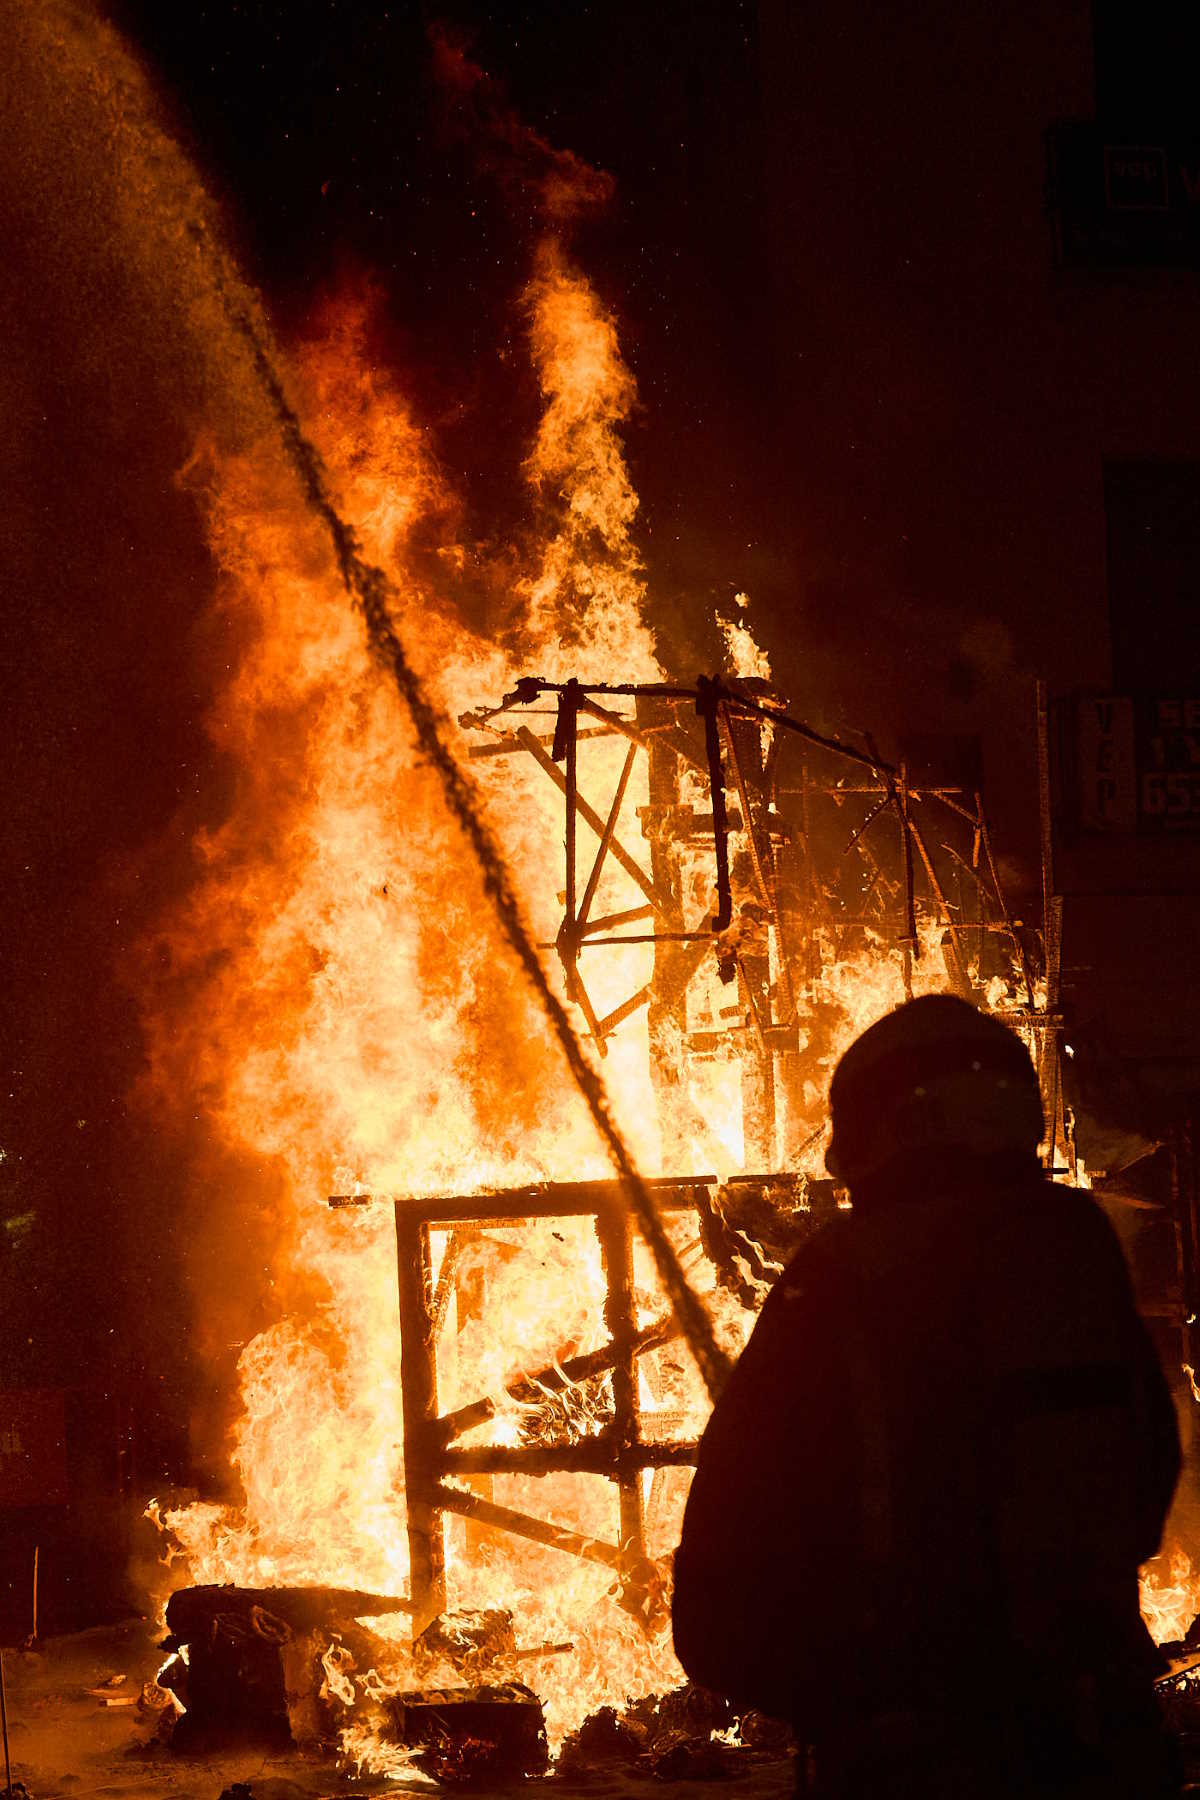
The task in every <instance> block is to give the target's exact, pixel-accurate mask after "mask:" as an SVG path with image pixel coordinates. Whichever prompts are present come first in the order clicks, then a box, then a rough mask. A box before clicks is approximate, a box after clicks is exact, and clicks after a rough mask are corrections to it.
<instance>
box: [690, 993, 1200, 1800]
mask: <svg viewBox="0 0 1200 1800" xmlns="http://www.w3.org/2000/svg"><path fill="white" fill-rule="evenodd" d="M831 1103H832V1112H833V1142H832V1146H831V1148H830V1152H829V1159H828V1160H829V1167H830V1170H831V1172H832V1173H833V1174H834V1175H835V1176H836V1177H837V1178H838V1179H839V1180H841V1181H843V1182H844V1183H845V1184H846V1186H847V1187H848V1188H849V1189H850V1193H851V1198H852V1201H853V1208H852V1210H851V1211H849V1212H847V1213H846V1214H845V1215H844V1216H842V1217H841V1218H839V1219H838V1220H837V1221H836V1222H835V1223H832V1224H830V1225H829V1227H828V1228H827V1229H826V1230H825V1231H823V1232H821V1233H820V1234H819V1236H818V1237H816V1238H814V1239H813V1240H812V1241H810V1242H809V1243H808V1244H807V1245H806V1246H805V1247H804V1248H803V1249H802V1250H801V1251H800V1252H799V1254H798V1255H797V1256H796V1257H795V1259H794V1260H793V1262H792V1263H791V1265H790V1266H789V1267H788V1269H787V1270H786V1272H785V1273H784V1274H783V1276H782V1277H781V1278H780V1280H779V1282H778V1283H777V1285H776V1287H775V1289H774V1291H773V1292H772V1294H771V1296H770V1298H769V1299H768V1301H767V1304H766V1306H765V1307H764V1309H763V1312H762V1316H761V1318H760V1319H759V1322H758V1325H757V1327H756V1329H755V1331H754V1335H753V1337H752V1338H751V1340H750V1343H749V1344H748V1345H747V1347H746V1350H745V1353H744V1355H743V1356H742V1358H741V1361H740V1362H739V1363H738V1366H737V1368H736V1370H735V1371H734V1374H733V1376H732V1378H731V1380H730V1382H729V1384H728V1386H727V1388H726V1390H725V1392H724V1394H723V1395H722V1397H721V1399H720V1401H719V1402H718V1404H717V1408H716V1411H715V1412H714V1414H713V1416H712V1420H711V1422H710V1424H709V1427H708V1430H707V1431H706V1433H705V1435H704V1440H703V1443H702V1445H701V1448H700V1459H699V1467H698V1469H697V1471H696V1477H695V1482H694V1485H693V1487H692V1491H691V1497H690V1500H689V1502H688V1508H687V1514H686V1517H685V1519H684V1526H683V1538H682V1542H681V1544H680V1546H679V1550H678V1553H677V1556H676V1564H675V1603H674V1605H675V1644H676V1649H677V1651H678V1654H679V1657H680V1660H681V1661H682V1663H683V1665H684V1667H685V1669H687V1671H688V1673H689V1674H690V1675H691V1676H692V1677H693V1678H694V1679H695V1680H696V1681H698V1682H700V1683H702V1684H703V1685H705V1686H707V1687H710V1688H715V1689H717V1690H718V1691H720V1692H722V1693H724V1694H727V1695H729V1696H730V1697H731V1698H732V1699H733V1700H734V1701H736V1702H740V1703H741V1704H743V1705H746V1706H754V1707H758V1708H761V1709H762V1710H764V1711H766V1712H769V1713H774V1714H777V1715H778V1716H780V1717H783V1718H789V1719H791V1720H792V1722H793V1724H794V1726H795V1729H796V1733H797V1738H798V1741H799V1743H800V1744H801V1745H805V1746H811V1747H812V1749H811V1753H810V1755H809V1757H808V1759H807V1766H805V1763H804V1759H802V1771H803V1772H802V1777H801V1786H802V1790H803V1791H806V1792H812V1793H819V1794H822V1795H832V1796H838V1797H839V1800H843V1797H848V1796H854V1797H855V1800H858V1797H860V1796H862V1797H864V1800H865V1797H866V1796H871V1797H872V1800H883V1797H884V1796H886V1797H887V1800H899V1797H900V1796H904V1797H906V1800H907V1797H909V1796H916V1795H920V1796H922V1800H931V1797H933V1796H937V1797H938V1800H950V1797H951V1796H953V1800H976V1797H977V1796H1002V1795H1004V1796H1008V1795H1017V1794H1020V1795H1043V1796H1050V1795H1058V1796H1064V1795H1071V1796H1080V1797H1082V1796H1084V1795H1087V1796H1108V1797H1110V1800H1116V1796H1121V1797H1122V1800H1133V1796H1135V1795H1136V1796H1137V1797H1138V1800H1148V1797H1152V1796H1160V1795H1164V1794H1169V1793H1171V1792H1173V1791H1174V1783H1173V1777H1172V1774H1171V1763H1172V1758H1171V1755H1170V1752H1169V1747H1168V1745H1167V1744H1166V1741H1165V1739H1164V1737H1163V1735H1162V1732H1161V1730H1160V1726H1159V1722H1158V1713H1157V1708H1156V1704H1155V1698H1154V1692H1153V1686H1152V1683H1153V1679H1154V1676H1155V1674H1156V1673H1158V1672H1160V1664H1159V1660H1158V1655H1157V1652H1156V1651H1155V1649H1154V1646H1153V1644H1152V1643H1151V1641H1150V1638H1149V1636H1148V1634H1147V1632H1146V1630H1145V1627H1144V1625H1143V1624H1142V1621H1141V1618H1140V1616H1139V1612H1138V1565H1139V1563H1141V1562H1143V1561H1145V1559H1146V1558H1147V1557H1148V1556H1151V1555H1153V1553H1154V1552H1155V1550H1156V1549H1157V1548H1158V1544H1159V1539H1160V1535H1161V1532H1162V1526H1163V1520H1164V1517H1165V1514H1166V1511H1167V1507H1168V1504H1169V1502H1170V1499H1171V1494H1172V1491H1173V1489H1174V1485H1175V1480H1176V1476H1177V1474H1178V1469H1179V1446H1178V1439H1177V1434H1176V1426H1175V1418H1174V1413H1173V1410H1172V1406H1171V1401H1170V1397H1169V1395H1168V1393H1167V1389H1166V1386H1165V1383H1164V1381H1163V1377H1162V1373H1161V1370H1160V1368H1159V1366H1158V1362H1157V1359H1156V1356H1155V1353H1154V1349H1153V1347H1152V1345H1151V1343H1150V1341H1149V1339H1148V1337H1147V1335H1146V1332H1145V1330H1144V1328H1143V1326H1142V1324H1141V1321H1140V1319H1139V1318H1138V1315H1137V1313H1136V1312H1135V1310H1134V1305H1133V1299H1132V1294H1131V1291H1130V1285H1129V1278H1128V1273H1127V1271H1126V1268H1125V1264H1124V1261H1123V1258H1122V1255H1121V1251H1120V1249H1119V1247H1118V1244H1117V1241H1116V1239H1115V1237H1114V1235H1113V1233H1112V1231H1111V1229H1110V1227H1109V1225H1108V1222H1107V1220H1106V1219H1105V1217H1104V1215H1103V1213H1102V1212H1101V1211H1100V1209H1099V1207H1098V1206H1096V1205H1095V1203H1094V1202H1093V1201H1092V1200H1091V1199H1090V1198H1089V1196H1088V1195H1087V1194H1085V1193H1081V1192H1078V1191H1076V1190H1072V1189H1066V1188H1062V1187H1058V1186H1055V1185H1053V1184H1051V1183H1050V1182H1048V1181H1047V1180H1046V1179H1045V1178H1044V1177H1043V1175H1042V1173H1041V1170H1040V1168H1039V1165H1038V1162H1037V1157H1036V1146H1037V1142H1038V1139H1039V1138H1040V1136H1041V1131H1042V1112H1041V1103H1040V1099H1039V1095H1038V1088H1037V1082H1036V1079H1035V1076H1034V1072H1033V1067H1032V1065H1031V1063H1030V1060H1029V1057H1028V1056H1027V1054H1026V1052H1025V1049H1024V1047H1023V1046H1022V1044H1021V1043H1020V1041H1019V1040H1018V1039H1017V1038H1016V1037H1015V1036H1014V1035H1013V1033H1011V1032H1010V1031H1008V1030H1007V1029H1006V1028H1005V1027H1004V1026H1002V1025H1000V1024H999V1023H998V1022H996V1021H995V1020H993V1019H989V1018H987V1017H985V1016H983V1015H981V1014H979V1013H978V1012H976V1011H975V1010H974V1009H973V1008H972V1007H970V1006H968V1005H966V1004H965V1003H964V1002H962V1001H960V1000H954V999H950V998H929V999H922V1000H915V1001H913V1002H911V1003H910V1004H909V1005H907V1006H904V1007H901V1008H900V1009H899V1010H898V1011H897V1012H895V1013H892V1014H891V1015H890V1016H889V1017H888V1018H886V1019H883V1020H881V1021H880V1022H879V1023H878V1024H877V1025H874V1026H872V1027H871V1029H870V1030H869V1031H867V1032H864V1034H863V1036H862V1037H861V1038H859V1040H858V1042H857V1043H856V1044H855V1045H854V1046H853V1047H852V1048H851V1049H850V1050H849V1051H848V1052H847V1054H846V1055H845V1057H843V1059H842V1061H841V1063H840V1065H839V1067H838V1069H837V1072H836V1074H835V1076H834V1079H833V1086H832V1092H831ZM806 1784H807V1785H806Z"/></svg>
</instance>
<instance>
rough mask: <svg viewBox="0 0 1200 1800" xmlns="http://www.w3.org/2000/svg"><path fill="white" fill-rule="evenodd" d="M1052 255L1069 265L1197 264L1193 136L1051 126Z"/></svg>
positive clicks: (1198, 149)
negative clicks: (1153, 135) (1153, 136)
mask: <svg viewBox="0 0 1200 1800" xmlns="http://www.w3.org/2000/svg"><path fill="white" fill-rule="evenodd" d="M1048 144H1049V153H1050V193H1051V201H1052V210H1053V216H1054V221H1055V236H1056V248H1057V254H1058V260H1059V262H1060V263H1062V264H1065V265H1067V266H1068V267H1075V268H1109V269H1113V268H1118V269H1119V268H1184V269H1195V268H1200V139H1197V138H1194V137H1180V136H1176V135H1172V134H1164V135H1163V136H1162V137H1160V138H1159V139H1158V141H1157V142H1155V141H1153V140H1151V141H1150V142H1147V141H1146V139H1145V138H1144V137H1141V136H1137V137H1130V136H1128V135H1126V134H1125V133H1124V132H1122V131H1119V130H1114V129H1112V128H1110V127H1106V126H1105V125H1104V124H1103V123H1102V122H1093V121H1087V122H1080V123H1074V122H1072V123H1070V124H1062V125H1055V126H1052V127H1051V129H1050V132H1049V134H1048Z"/></svg>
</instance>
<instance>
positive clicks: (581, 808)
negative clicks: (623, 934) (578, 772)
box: [517, 725, 667, 912]
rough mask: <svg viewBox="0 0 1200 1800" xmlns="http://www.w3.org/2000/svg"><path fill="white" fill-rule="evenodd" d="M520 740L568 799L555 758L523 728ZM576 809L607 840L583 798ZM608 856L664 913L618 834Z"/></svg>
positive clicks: (578, 799)
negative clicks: (617, 863) (548, 754)
mask: <svg viewBox="0 0 1200 1800" xmlns="http://www.w3.org/2000/svg"><path fill="white" fill-rule="evenodd" d="M517 736H518V738H519V739H520V741H521V743H522V744H524V746H525V748H526V749H527V750H528V752H529V754H530V755H531V756H532V757H533V760H534V761H535V762H536V763H537V765H538V767H539V768H541V769H544V770H545V771H546V773H547V775H549V777H550V779H551V781H553V783H554V785H555V787H557V788H558V790H559V792H560V793H562V794H563V795H564V796H565V794H566V792H567V778H566V776H565V775H564V774H563V772H562V770H561V769H560V768H559V766H558V764H557V763H556V762H555V761H554V759H553V757H550V756H547V754H546V752H545V751H544V750H543V748H542V746H541V745H540V744H539V743H538V741H537V739H536V738H535V737H534V735H533V733H532V732H531V731H529V730H527V729H526V727H525V726H523V725H522V726H521V728H520V729H519V730H518V732H517ZM576 805H577V808H578V812H579V817H580V818H581V819H583V820H584V821H585V823H586V824H588V825H590V826H591V828H592V830H593V831H594V832H595V834H596V836H597V837H598V838H602V837H603V836H604V820H603V819H602V818H601V817H600V815H599V813H598V812H597V811H596V810H595V808H594V807H593V806H590V805H589V804H588V802H587V801H586V800H585V799H584V798H583V797H582V795H579V796H577V800H576ZM609 854H610V855H611V856H612V857H613V858H614V859H615V861H617V862H619V863H620V865H621V867H622V868H623V869H624V871H625V873H626V874H627V875H628V876H629V879H630V880H631V881H632V882H634V883H635V885H636V886H637V887H638V888H640V889H641V891H642V893H643V894H645V896H646V898H647V900H648V901H649V902H650V904H651V906H653V907H654V909H655V911H656V912H665V911H666V910H667V909H666V906H665V905H664V903H663V899H662V896H661V895H660V894H659V893H658V891H657V889H656V888H655V886H654V883H653V882H652V881H651V880H650V878H649V876H648V875H647V874H646V872H645V870H644V869H643V868H642V867H641V865H640V864H639V863H638V862H637V861H635V859H634V858H633V857H632V856H631V855H630V854H629V852H628V850H626V848H625V846H624V844H623V843H622V842H621V840H620V838H618V837H617V836H616V835H615V834H614V835H613V836H612V838H611V839H610V841H609Z"/></svg>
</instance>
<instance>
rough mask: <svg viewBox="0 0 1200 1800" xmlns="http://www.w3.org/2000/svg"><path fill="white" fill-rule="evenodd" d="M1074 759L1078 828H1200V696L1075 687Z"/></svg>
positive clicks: (1192, 831) (1154, 831)
mask: <svg viewBox="0 0 1200 1800" xmlns="http://www.w3.org/2000/svg"><path fill="white" fill-rule="evenodd" d="M1074 760H1075V767H1076V771H1077V782H1078V785H1077V790H1076V791H1077V809H1078V810H1077V817H1078V824H1079V828H1080V829H1081V830H1083V831H1085V832H1089V833H1091V832H1112V833H1133V832H1139V833H1146V834H1149V835H1165V834H1171V833H1174V834H1178V835H1185V836H1190V835H1200V698H1194V699H1193V698H1176V697H1170V698H1167V697H1164V696H1162V695H1133V696H1131V695H1128V694H1096V695H1093V694H1087V695H1077V696H1076V700H1075V747H1074Z"/></svg>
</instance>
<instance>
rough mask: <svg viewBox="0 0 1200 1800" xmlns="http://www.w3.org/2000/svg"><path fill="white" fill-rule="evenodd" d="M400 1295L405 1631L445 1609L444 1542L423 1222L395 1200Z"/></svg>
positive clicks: (430, 1299)
mask: <svg viewBox="0 0 1200 1800" xmlns="http://www.w3.org/2000/svg"><path fill="white" fill-rule="evenodd" d="M396 1273H397V1283H398V1288H399V1300H400V1384H401V1390H402V1395H403V1410H404V1497H405V1506H406V1509H407V1513H408V1559H409V1587H410V1594H411V1599H412V1612H413V1636H414V1637H416V1636H418V1635H419V1634H420V1633H421V1632H422V1631H423V1630H424V1629H425V1627H426V1625H428V1624H429V1623H430V1621H431V1620H433V1619H436V1618H437V1617H438V1615H439V1614H440V1613H442V1612H444V1611H445V1609H446V1546H445V1538H444V1535H443V1526H442V1515H441V1511H440V1509H439V1508H438V1506H437V1504H436V1501H435V1488H436V1486H437V1471H438V1457H437V1441H436V1436H435V1432H436V1424H435V1421H436V1419H437V1362H436V1358H435V1347H434V1324H433V1318H434V1313H433V1263H432V1259H431V1256H430V1249H429V1226H428V1224H427V1223H426V1222H425V1221H424V1220H423V1219H422V1218H421V1217H420V1216H419V1214H417V1213H415V1212H414V1210H413V1209H412V1207H411V1206H410V1205H408V1204H406V1203H405V1202H404V1201H397V1203H396Z"/></svg>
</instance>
